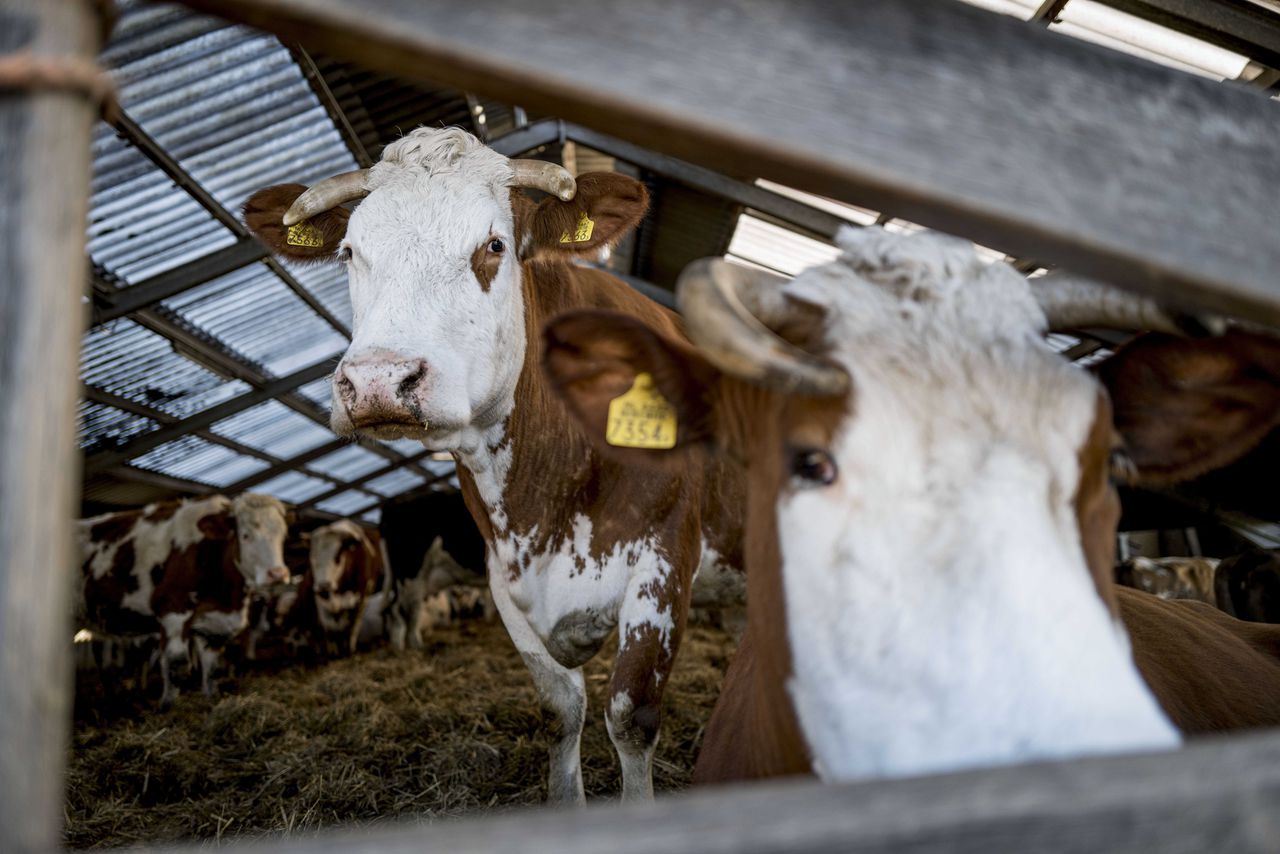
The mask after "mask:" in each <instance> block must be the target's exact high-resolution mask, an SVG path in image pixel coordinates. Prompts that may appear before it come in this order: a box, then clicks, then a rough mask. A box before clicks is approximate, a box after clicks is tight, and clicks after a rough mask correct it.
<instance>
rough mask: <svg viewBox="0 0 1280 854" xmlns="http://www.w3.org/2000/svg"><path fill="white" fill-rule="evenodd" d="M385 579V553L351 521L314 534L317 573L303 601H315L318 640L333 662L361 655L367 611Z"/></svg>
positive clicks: (306, 583) (301, 591) (307, 581)
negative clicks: (358, 651)
mask: <svg viewBox="0 0 1280 854" xmlns="http://www.w3.org/2000/svg"><path fill="white" fill-rule="evenodd" d="M382 574H383V562H382V549H381V548H380V545H379V544H378V543H376V542H375V541H374V535H371V534H369V533H368V532H366V531H365V530H364V529H363V528H361V527H360V525H358V524H356V523H355V522H352V521H351V520H349V519H342V520H340V521H337V522H333V523H331V524H328V525H325V526H324V527H322V528H316V529H315V530H314V531H312V532H311V568H310V570H309V571H308V574H307V575H306V576H305V577H304V578H303V580H302V584H301V585H300V586H299V588H298V598H299V600H301V599H302V598H303V597H306V596H310V597H312V599H313V601H314V605H315V616H316V624H317V625H316V627H317V629H318V632H317V635H318V637H317V639H318V641H319V642H320V643H321V644H322V645H323V647H324V650H325V652H326V653H327V654H328V655H330V656H335V655H349V654H351V653H353V652H355V651H356V641H357V639H358V637H359V634H360V623H361V620H362V619H363V617H364V610H365V606H366V605H367V603H368V601H369V596H370V595H372V593H373V591H374V588H375V587H377V584H378V579H379V578H381V577H382Z"/></svg>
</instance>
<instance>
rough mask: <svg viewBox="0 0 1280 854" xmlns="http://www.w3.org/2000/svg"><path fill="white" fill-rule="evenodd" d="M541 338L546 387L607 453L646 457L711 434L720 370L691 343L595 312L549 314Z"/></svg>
mask: <svg viewBox="0 0 1280 854" xmlns="http://www.w3.org/2000/svg"><path fill="white" fill-rule="evenodd" d="M545 343H546V350H545V353H544V356H543V370H544V371H545V373H546V376H547V378H548V380H549V381H550V383H551V386H552V388H554V389H555V390H556V392H557V393H558V394H559V395H560V398H561V399H562V400H563V401H564V402H565V405H566V406H567V408H568V410H569V412H570V413H571V414H572V415H573V416H574V417H575V418H577V419H578V421H579V423H581V424H582V426H583V427H584V428H585V429H586V431H587V433H588V435H590V436H591V439H592V441H593V442H595V444H596V445H597V446H598V447H600V448H601V449H604V450H607V451H609V452H610V453H611V454H612V455H613V456H615V457H619V458H621V459H626V460H628V461H633V462H649V463H652V462H655V461H657V460H661V459H665V458H670V457H672V456H674V455H673V453H672V451H679V450H681V449H687V448H690V447H694V446H700V445H703V444H705V443H706V442H708V441H709V440H710V439H711V438H712V435H711V434H712V426H711V425H712V424H713V412H712V403H711V400H712V399H713V397H712V396H713V393H714V389H715V387H716V385H717V384H718V383H719V380H720V373H719V371H718V370H716V368H714V367H713V366H712V365H711V364H710V363H709V362H707V361H706V360H705V359H704V358H702V356H701V355H699V354H698V353H697V352H696V351H695V350H694V349H693V348H692V347H690V346H689V345H687V344H684V343H682V342H678V341H674V340H672V339H670V338H667V337H665V336H663V335H661V334H659V333H657V332H655V331H654V330H652V329H650V328H649V327H648V326H646V325H645V324H644V323H642V322H641V321H639V320H637V319H636V318H634V317H631V316H630V315H626V314H621V313H618V312H612V311H599V310H593V311H574V312H569V313H567V314H562V315H560V316H559V317H557V318H554V319H552V320H551V322H550V323H548V324H547V327H546V330H545Z"/></svg>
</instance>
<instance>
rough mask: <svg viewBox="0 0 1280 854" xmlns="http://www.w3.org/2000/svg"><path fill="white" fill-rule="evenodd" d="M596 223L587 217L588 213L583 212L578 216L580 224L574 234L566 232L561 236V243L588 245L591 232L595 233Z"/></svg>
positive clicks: (575, 227) (575, 228)
mask: <svg viewBox="0 0 1280 854" xmlns="http://www.w3.org/2000/svg"><path fill="white" fill-rule="evenodd" d="M595 228H596V221H595V220H593V219H592V218H591V217H589V216H587V212H586V211H583V212H582V213H580V214H578V224H577V225H576V226H574V229H573V234H570V233H569V232H567V231H566V232H564V233H562V234H561V235H560V242H561V243H586V242H587V241H588V240H590V239H591V232H593V231H595Z"/></svg>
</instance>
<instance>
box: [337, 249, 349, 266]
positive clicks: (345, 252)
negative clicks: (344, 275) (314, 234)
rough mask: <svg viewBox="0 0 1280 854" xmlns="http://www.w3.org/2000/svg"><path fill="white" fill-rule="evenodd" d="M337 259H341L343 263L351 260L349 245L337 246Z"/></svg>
mask: <svg viewBox="0 0 1280 854" xmlns="http://www.w3.org/2000/svg"><path fill="white" fill-rule="evenodd" d="M338 260H339V261H341V262H342V263H343V264H346V263H347V262H349V261H350V260H351V247H350V246H340V247H338Z"/></svg>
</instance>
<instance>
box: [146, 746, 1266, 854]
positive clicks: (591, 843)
mask: <svg viewBox="0 0 1280 854" xmlns="http://www.w3.org/2000/svg"><path fill="white" fill-rule="evenodd" d="M202 849H203V846H201V845H192V846H188V847H183V848H173V849H165V850H168V851H172V852H175V854H178V852H181V854H188V852H190V854H195V852H196V851H197V850H202ZM220 850H223V851H233V852H236V854H251V852H255V851H261V852H269V854H292V852H298V854H301V852H321V854H324V852H334V854H338V852H343V854H366V852H368V854H372V852H381V854H400V852H403V854H410V852H422V851H431V852H435V851H439V852H450V854H464V852H477V854H478V852H491V851H518V852H521V854H654V852H662V854H712V853H713V852H740V854H784V852H785V853H786V854H818V852H823V854H826V852H880V851H884V852H889V851H894V852H903V851H907V852H912V854H922V852H935V851H936V852H943V851H945V852H961V853H963V852H974V854H978V853H979V852H982V854H987V852H1004V851H1037V852H1045V854H1066V852H1080V854H1098V852H1100V851H1107V852H1135V854H1137V852H1143V854H1148V852H1152V851H1162V852H1176V851H1182V852H1191V851H1231V852H1270V853H1273V852H1275V851H1277V850H1280V733H1269V734H1254V735H1245V736H1237V737H1234V738H1230V739H1221V740H1210V741H1205V742H1201V743H1197V744H1194V745H1192V746H1190V747H1188V748H1186V749H1184V750H1181V751H1179V752H1177V753H1167V754H1158V755H1142V756H1132V757H1112V758H1106V759H1087V760H1078V761H1074V762H1067V763H1061V764H1045V765H1032V766H1024V767H1020V768H1003V769H997V770H990V771H977V772H968V773H964V774H954V775H947V776H938V777H925V778H920V779H914V780H898V781H893V782H886V783H865V784H859V785H847V786H822V785H820V784H817V783H813V782H794V783H782V784H779V783H771V784H765V785H758V786H753V787H744V788H735V789H719V790H716V789H708V790H700V791H697V792H695V793H692V794H688V795H682V796H679V797H668V798H659V799H658V801H657V802H656V803H654V804H651V805H645V806H639V807H616V806H609V805H599V806H595V807H591V808H588V809H586V810H582V811H577V812H575V811H556V810H549V809H544V810H524V811H520V812H516V813H511V814H507V815H503V816H499V817H494V818H489V817H484V816H477V817H474V818H469V819H461V820H457V821H442V822H438V823H436V824H434V825H430V826H428V825H425V824H404V825H390V826H381V827H377V828H366V829H363V830H359V831H342V832H335V833H330V834H322V835H318V836H306V837H298V838H294V839H277V840H272V841H269V842H258V843H243V844H241V845H231V846H228V845H226V844H224V845H223V846H222V847H221V849H220Z"/></svg>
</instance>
